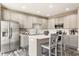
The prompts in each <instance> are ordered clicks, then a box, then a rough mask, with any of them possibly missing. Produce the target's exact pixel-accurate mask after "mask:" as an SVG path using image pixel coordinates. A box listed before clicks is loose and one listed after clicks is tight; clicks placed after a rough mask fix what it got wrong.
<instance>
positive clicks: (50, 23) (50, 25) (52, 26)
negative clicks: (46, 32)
mask: <svg viewBox="0 0 79 59" xmlns="http://www.w3.org/2000/svg"><path fill="white" fill-rule="evenodd" d="M54 26H55V19H49V20H48V28H49V29H53V28H55V27H54Z"/></svg>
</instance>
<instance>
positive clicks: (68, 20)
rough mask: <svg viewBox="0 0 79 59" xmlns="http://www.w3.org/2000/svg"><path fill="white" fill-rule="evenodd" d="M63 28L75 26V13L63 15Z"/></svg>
mask: <svg viewBox="0 0 79 59" xmlns="http://www.w3.org/2000/svg"><path fill="white" fill-rule="evenodd" d="M64 27H65V28H77V15H74V14H73V15H69V16H65V17H64Z"/></svg>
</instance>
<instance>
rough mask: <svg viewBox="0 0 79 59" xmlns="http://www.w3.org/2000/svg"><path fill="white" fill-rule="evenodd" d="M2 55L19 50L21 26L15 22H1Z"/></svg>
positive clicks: (0, 41)
mask: <svg viewBox="0 0 79 59" xmlns="http://www.w3.org/2000/svg"><path fill="white" fill-rule="evenodd" d="M0 27H1V29H0V31H1V34H0V36H1V40H0V45H1V53H5V52H8V51H12V50H15V49H18V48H19V24H18V23H17V22H14V21H0Z"/></svg>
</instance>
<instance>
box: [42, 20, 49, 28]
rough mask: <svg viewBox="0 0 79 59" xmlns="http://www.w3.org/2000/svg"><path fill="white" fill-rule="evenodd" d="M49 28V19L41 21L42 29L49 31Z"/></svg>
mask: <svg viewBox="0 0 79 59" xmlns="http://www.w3.org/2000/svg"><path fill="white" fill-rule="evenodd" d="M47 26H48V20H47V19H41V28H42V29H47Z"/></svg>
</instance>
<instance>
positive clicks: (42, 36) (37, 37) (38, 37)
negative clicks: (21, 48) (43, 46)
mask: <svg viewBox="0 0 79 59" xmlns="http://www.w3.org/2000/svg"><path fill="white" fill-rule="evenodd" d="M29 38H34V39H44V38H49V36H48V35H30V36H29Z"/></svg>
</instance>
